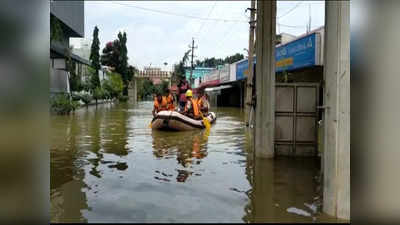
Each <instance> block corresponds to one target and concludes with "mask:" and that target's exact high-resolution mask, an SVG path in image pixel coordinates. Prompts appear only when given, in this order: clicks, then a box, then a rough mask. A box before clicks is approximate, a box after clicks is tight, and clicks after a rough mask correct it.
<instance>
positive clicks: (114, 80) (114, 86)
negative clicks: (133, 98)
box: [102, 72, 124, 98]
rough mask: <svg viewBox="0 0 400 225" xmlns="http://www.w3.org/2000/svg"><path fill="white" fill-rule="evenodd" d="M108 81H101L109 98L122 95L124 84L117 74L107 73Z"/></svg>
mask: <svg viewBox="0 0 400 225" xmlns="http://www.w3.org/2000/svg"><path fill="white" fill-rule="evenodd" d="M107 77H108V79H105V80H103V85H102V86H103V89H104V91H105V92H106V93H107V95H109V96H110V98H118V97H119V96H120V95H122V91H123V88H124V84H123V81H122V78H121V75H120V74H118V73H110V72H108V73H107Z"/></svg>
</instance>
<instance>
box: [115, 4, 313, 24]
mask: <svg viewBox="0 0 400 225" xmlns="http://www.w3.org/2000/svg"><path fill="white" fill-rule="evenodd" d="M110 3H112V4H118V5H122V6H126V7H132V8H137V9H142V10H146V11H151V12H157V13H162V14H167V15H172V16H181V17H187V18H191V19H199V20H210V21H217V22H234V23H248V21H245V20H232V19H218V18H204V17H197V16H190V15H185V14H178V13H171V12H167V11H162V10H156V9H149V8H144V7H140V6H133V5H125V4H122V3H117V2H110ZM277 24H279V25H280V26H283V27H290V28H304V27H306V26H296V25H286V24H281V23H277Z"/></svg>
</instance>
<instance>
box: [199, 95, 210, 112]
mask: <svg viewBox="0 0 400 225" xmlns="http://www.w3.org/2000/svg"><path fill="white" fill-rule="evenodd" d="M203 98H205V97H204V96H203V97H201V98H200V99H199V100H198V102H197V103H198V104H199V109H200V110H201V108H202V107H203V104H204V103H205V102H206V101H207V100H206V99H203ZM205 111H208V109H206V110H205Z"/></svg>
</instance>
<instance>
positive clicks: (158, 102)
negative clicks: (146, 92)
mask: <svg viewBox="0 0 400 225" xmlns="http://www.w3.org/2000/svg"><path fill="white" fill-rule="evenodd" d="M164 110H168V105H167V98H166V97H165V96H162V95H161V94H160V93H157V97H156V98H155V99H154V108H153V116H156V113H158V112H160V111H164Z"/></svg>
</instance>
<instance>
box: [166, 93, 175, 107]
mask: <svg viewBox="0 0 400 225" xmlns="http://www.w3.org/2000/svg"><path fill="white" fill-rule="evenodd" d="M167 104H168V107H167V108H168V110H170V111H174V110H175V106H174V97H172V95H171V94H169V95H168V96H167Z"/></svg>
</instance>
